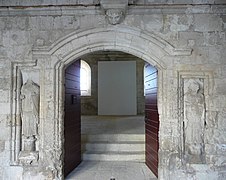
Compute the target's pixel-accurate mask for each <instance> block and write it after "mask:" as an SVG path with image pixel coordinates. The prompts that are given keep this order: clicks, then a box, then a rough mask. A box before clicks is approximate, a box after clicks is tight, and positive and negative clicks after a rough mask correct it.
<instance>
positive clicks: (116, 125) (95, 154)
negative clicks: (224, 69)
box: [64, 52, 158, 177]
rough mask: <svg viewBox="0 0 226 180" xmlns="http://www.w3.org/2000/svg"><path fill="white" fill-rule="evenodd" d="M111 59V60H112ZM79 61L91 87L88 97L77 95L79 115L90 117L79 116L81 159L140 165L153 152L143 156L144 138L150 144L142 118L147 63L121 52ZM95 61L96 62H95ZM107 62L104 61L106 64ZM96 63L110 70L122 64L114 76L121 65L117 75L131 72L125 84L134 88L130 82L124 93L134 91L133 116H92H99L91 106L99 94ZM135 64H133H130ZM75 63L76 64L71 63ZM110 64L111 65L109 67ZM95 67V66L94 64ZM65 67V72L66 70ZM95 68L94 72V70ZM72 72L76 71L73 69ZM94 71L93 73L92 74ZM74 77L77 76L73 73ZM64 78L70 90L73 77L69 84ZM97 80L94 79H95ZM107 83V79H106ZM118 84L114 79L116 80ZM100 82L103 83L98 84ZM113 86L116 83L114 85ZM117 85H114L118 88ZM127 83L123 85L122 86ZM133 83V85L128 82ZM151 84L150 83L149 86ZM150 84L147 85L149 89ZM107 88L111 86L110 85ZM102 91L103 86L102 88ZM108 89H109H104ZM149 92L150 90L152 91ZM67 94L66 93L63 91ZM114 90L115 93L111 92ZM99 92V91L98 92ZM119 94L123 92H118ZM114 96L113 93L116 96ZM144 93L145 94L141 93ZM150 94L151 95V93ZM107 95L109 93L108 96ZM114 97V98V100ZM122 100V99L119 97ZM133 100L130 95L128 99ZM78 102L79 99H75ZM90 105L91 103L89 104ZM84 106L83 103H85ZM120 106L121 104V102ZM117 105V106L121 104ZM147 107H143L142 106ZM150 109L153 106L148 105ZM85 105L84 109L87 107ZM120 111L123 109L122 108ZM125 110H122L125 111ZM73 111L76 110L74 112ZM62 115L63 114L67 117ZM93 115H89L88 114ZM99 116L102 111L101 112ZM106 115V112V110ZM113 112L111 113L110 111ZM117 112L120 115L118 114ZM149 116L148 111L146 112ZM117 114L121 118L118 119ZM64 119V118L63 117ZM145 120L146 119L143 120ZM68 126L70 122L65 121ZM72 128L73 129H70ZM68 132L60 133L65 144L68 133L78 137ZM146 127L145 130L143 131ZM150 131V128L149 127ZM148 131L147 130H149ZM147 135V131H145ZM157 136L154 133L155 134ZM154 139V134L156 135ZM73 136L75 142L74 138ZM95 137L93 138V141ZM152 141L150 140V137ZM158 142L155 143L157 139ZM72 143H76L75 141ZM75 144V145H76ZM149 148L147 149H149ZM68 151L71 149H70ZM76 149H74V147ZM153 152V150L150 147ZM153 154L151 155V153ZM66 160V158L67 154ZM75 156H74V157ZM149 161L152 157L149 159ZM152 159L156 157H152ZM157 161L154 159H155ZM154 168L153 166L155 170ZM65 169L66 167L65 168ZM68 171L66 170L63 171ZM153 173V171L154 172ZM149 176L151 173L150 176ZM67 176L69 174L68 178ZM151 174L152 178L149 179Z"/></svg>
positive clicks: (93, 54) (97, 54) (99, 53)
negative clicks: (87, 69) (88, 70)
mask: <svg viewBox="0 0 226 180" xmlns="http://www.w3.org/2000/svg"><path fill="white" fill-rule="evenodd" d="M112 58H113V59H112ZM81 59H83V60H84V59H86V60H87V62H88V64H89V65H91V70H92V78H91V79H92V86H94V87H92V88H91V91H92V93H91V95H90V96H81V99H82V102H83V103H82V112H81V114H82V115H92V116H81V117H82V121H81V124H82V126H81V134H82V147H85V148H82V153H81V156H82V160H84V161H87V160H88V161H113V163H114V162H117V161H124V162H127V163H129V162H131V163H132V162H139V163H141V164H142V163H144V162H145V154H146V156H147V153H148V154H149V153H150V152H151V151H153V150H149V149H148V151H150V152H147V148H146V153H145V139H146V138H148V142H151V141H150V137H149V136H150V135H149V136H147V137H146V138H145V122H146V121H145V119H146V118H147V116H148V115H146V116H144V115H145V113H144V112H145V96H144V84H145V83H144V75H145V74H144V70H145V69H146V68H145V65H146V64H147V63H145V62H144V61H143V60H141V59H139V58H137V57H135V56H132V55H128V54H126V53H122V52H94V53H92V54H90V55H86V56H84V57H82V58H81ZM96 59H97V60H96ZM106 60H107V61H106ZM97 62H104V63H106V62H111V63H110V64H111V66H110V68H112V65H114V63H116V64H118V62H123V64H121V63H119V65H120V66H119V67H118V66H117V68H116V69H115V72H117V73H116V74H118V73H119V72H118V68H122V66H121V65H124V68H123V71H124V72H121V73H119V74H121V75H122V74H125V75H124V76H128V75H127V74H131V72H130V71H134V72H132V75H130V76H129V79H128V81H135V82H134V84H136V85H135V86H132V87H133V88H134V89H131V88H132V87H131V82H130V83H129V85H127V86H128V88H127V90H126V92H125V93H130V91H132V92H133V91H134V92H135V94H134V98H135V99H136V112H135V114H134V115H131V114H130V115H129V114H128V111H125V112H123V113H124V114H117V112H116V114H107V115H106V114H105V115H104V116H103V115H102V116H101V115H100V116H94V115H97V114H98V115H99V112H100V111H98V110H97V109H98V107H99V106H98V107H93V106H95V105H97V104H98V105H99V103H97V102H96V101H98V99H99V98H98V97H97V96H99V95H100V94H99V93H97V89H98V88H99V87H97V84H99V83H97V82H98V81H99V78H97V76H96V75H97V74H98V73H97V72H95V71H99V68H100V67H99V66H97V64H98V63H97ZM130 62H133V65H134V69H132V70H131V69H129V68H128V67H125V65H126V66H127V65H128V64H130ZM134 62H135V63H134ZM75 63H76V62H75ZM75 63H72V64H71V65H70V66H69V67H68V68H70V69H71V68H73V67H75V66H74V64H75ZM112 63H113V64H112ZM98 65H99V64H98ZM68 68H67V69H68ZM97 69H98V70H97ZM75 70H76V69H75ZM68 71H69V70H66V71H65V73H66V72H67V73H68ZM93 71H94V72H93ZM106 72H107V73H108V74H106V75H104V77H105V76H107V75H108V76H115V75H116V74H115V72H114V73H113V75H110V74H109V71H106ZM75 74H77V73H76V72H75ZM133 74H134V76H136V78H135V79H133V78H132V77H133ZM67 77H68V75H66V79H65V88H66V89H68V87H72V85H69V84H68V83H69V81H70V82H71V83H72V84H74V81H77V80H76V77H75V79H74V81H73V82H72V81H71V80H72V79H71V78H73V76H72V74H70V77H69V79H68V78H67ZM119 78H123V77H119ZM155 78H157V77H156V76H155V77H152V76H150V77H149V79H148V80H147V79H145V80H146V81H147V82H151V81H150V80H152V79H155ZM97 79H98V80H97ZM108 80H109V79H108ZM110 80H111V81H113V82H115V81H114V80H113V79H112V78H110ZM117 81H118V78H117ZM93 82H96V84H94V83H93ZM102 83H103V82H102ZM116 84H117V83H116ZM116 84H115V85H114V88H115V89H118V88H119V87H117V85H116ZM120 84H121V83H119V84H118V86H119V85H120ZM124 84H127V83H126V82H124V83H123V85H124ZM132 84H133V83H132ZM151 84H153V83H151ZM151 84H148V85H149V87H147V89H152V88H151V87H152V85H151ZM150 85H151V86H150ZM74 86H77V85H76V84H74ZM110 86H111V83H110ZM104 89H106V87H105V88H104ZM107 89H108V90H109V88H107ZM152 90H153V89H152ZM66 91H68V90H66ZM69 91H70V92H71V91H72V90H71V89H70V90H69ZM110 91H111V88H110ZM114 91H116V90H114ZM101 92H103V91H101ZM75 93H76V90H75ZM120 93H123V92H120ZM116 94H117V93H116ZM145 94H146V93H145ZM152 94H153V92H152ZM66 95H67V96H68V93H67V92H66V94H65V96H66ZM109 95H110V96H111V95H112V94H109ZM117 96H121V95H118V94H117ZM115 98H117V97H115ZM121 98H124V97H121ZM121 98H119V99H118V100H119V101H120V100H121ZM131 98H133V96H132V97H131ZM65 99H66V101H65V102H66V104H67V105H65V113H66V112H67V113H68V110H66V109H67V108H68V102H67V99H68V97H65ZM77 99H80V98H77ZM126 99H127V98H126V97H125V98H124V100H123V101H126ZM91 102H92V104H91ZM130 102H131V101H129V102H128V105H126V106H129V105H130ZM86 103H87V104H86ZM113 103H118V101H117V102H115V101H113V102H111V103H110V104H111V106H110V107H109V108H110V109H112V107H113V106H115V105H114V104H113ZM121 103H122V102H121ZM121 103H120V104H121ZM146 105H147V104H146ZM151 105H152V106H153V103H152V104H151ZM87 106H88V107H87ZM90 106H91V107H93V109H94V110H91V111H90V112H87V111H88V110H87V109H89V108H90ZM73 107H74V108H76V107H77V106H73ZM122 108H123V106H122ZM127 109H128V108H126V110H127ZM95 110H96V111H95ZM74 111H77V110H76V109H75V110H74ZM67 113H66V115H67ZM92 113H93V114H92ZM101 113H103V112H101ZM107 113H109V112H108V111H107ZM113 113H115V112H113ZM118 113H122V112H121V111H120V112H118ZM149 113H151V112H149ZM72 114H73V120H74V121H75V122H74V124H77V121H76V119H75V117H77V115H76V114H74V112H73V113H72ZM120 115H121V116H120ZM67 117H68V115H67ZM145 117H146V118H145ZM65 121H66V122H65V124H68V122H67V121H68V118H66V119H65ZM69 121H70V122H69V123H70V124H71V121H72V120H69ZM149 126H150V124H149V125H148V126H147V128H148V129H149V130H150V128H149ZM74 128H76V127H74ZM74 128H73V130H72V133H70V132H68V131H70V129H69V128H68V125H67V126H66V127H65V131H67V133H66V132H65V133H64V134H65V135H67V136H65V143H66V144H68V142H69V141H70V140H67V139H66V138H68V133H69V134H71V136H76V137H77V136H78V138H79V135H77V134H76V133H75V132H74V131H76V132H77V130H76V129H74ZM147 128H146V129H147ZM152 128H153V127H152ZM149 130H148V131H149ZM146 132H147V130H146ZM152 134H155V132H152ZM157 134H158V131H157ZM157 136H158V135H157ZM76 137H75V139H77V138H76ZM94 138H95V139H94ZM152 138H153V137H152ZM157 141H158V140H157ZM75 143H76V142H75ZM69 144H70V146H71V147H70V146H65V148H66V147H67V148H69V150H67V149H65V152H66V153H68V152H69V151H70V153H72V152H71V151H73V148H72V147H74V146H75V145H72V144H73V141H72V142H71V143H69ZM76 144H77V143H76ZM149 146H150V147H152V148H153V146H154V145H153V144H152V145H149ZM150 147H149V148H150ZM70 148H72V149H71V150H70ZM77 149H78V148H77ZM153 149H154V148H153ZM74 151H75V152H74V153H75V154H76V153H77V152H78V150H74ZM152 153H153V152H152ZM79 155H80V152H78V156H79ZM70 156H71V160H70V161H69V162H68V161H67V162H66V164H67V166H68V163H69V164H71V163H72V162H71V161H72V159H73V157H74V156H73V155H70ZM67 157H68V155H67ZM76 157H77V156H76ZM76 157H75V159H74V163H75V166H74V167H76V164H77V163H76V162H77V161H78V159H79V157H77V158H76ZM152 158H153V157H152ZM152 158H150V159H152ZM154 158H156V157H154ZM157 159H158V158H157ZM147 163H149V164H150V161H148V162H147ZM154 165H155V163H153V162H152V164H151V165H150V166H149V167H150V168H153V166H154ZM156 168H157V167H156ZM66 169H68V168H66ZM67 172H68V170H67ZM155 173H156V170H155ZM151 174H152V173H151ZM69 176H70V175H69ZM153 176H154V175H152V177H153Z"/></svg>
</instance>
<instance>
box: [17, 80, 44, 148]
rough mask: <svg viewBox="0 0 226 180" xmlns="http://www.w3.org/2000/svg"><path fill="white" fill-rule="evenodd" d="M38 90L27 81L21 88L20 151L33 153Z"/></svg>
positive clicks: (35, 135)
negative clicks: (21, 139)
mask: <svg viewBox="0 0 226 180" xmlns="http://www.w3.org/2000/svg"><path fill="white" fill-rule="evenodd" d="M39 91H40V88H39V86H38V85H37V84H35V83H34V82H33V81H32V80H30V79H28V80H27V82H26V83H25V84H24V85H23V86H22V88H21V99H22V112H21V117H22V137H23V142H22V150H24V151H35V141H36V138H37V135H38V131H37V129H38V123H39V99H40V92H39Z"/></svg>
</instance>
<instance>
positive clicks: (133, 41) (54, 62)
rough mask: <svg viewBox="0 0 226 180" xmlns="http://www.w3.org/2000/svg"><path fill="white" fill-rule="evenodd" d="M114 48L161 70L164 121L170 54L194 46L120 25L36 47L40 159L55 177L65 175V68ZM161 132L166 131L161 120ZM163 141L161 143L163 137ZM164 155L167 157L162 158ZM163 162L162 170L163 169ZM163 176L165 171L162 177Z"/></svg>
mask: <svg viewBox="0 0 226 180" xmlns="http://www.w3.org/2000/svg"><path fill="white" fill-rule="evenodd" d="M104 50H114V51H122V52H125V53H129V54H132V55H134V56H137V57H139V58H141V59H143V60H145V61H147V62H149V63H150V64H152V65H153V66H155V67H156V68H157V69H158V72H159V73H158V75H159V77H158V79H159V81H158V82H159V89H158V96H159V98H158V106H159V116H160V122H161V121H163V120H164V118H165V114H164V112H165V111H164V109H165V108H167V107H166V106H167V103H164V98H162V97H164V92H166V89H165V87H164V86H163V81H164V77H165V71H166V69H167V66H166V63H165V62H164V59H167V58H166V57H167V56H178V55H182V56H186V55H190V54H191V50H190V49H176V48H174V47H173V46H172V45H170V44H169V43H167V42H166V41H164V40H162V39H160V38H159V37H156V36H154V35H152V34H149V33H147V32H144V31H142V30H140V29H137V28H133V27H128V26H122V25H116V26H109V27H106V28H94V29H85V30H84V29H81V30H78V31H76V32H74V33H71V34H69V35H68V36H66V37H64V38H62V39H59V40H58V41H56V42H55V43H54V44H52V45H51V46H48V47H44V46H42V47H36V48H34V49H33V58H34V59H37V63H38V66H39V67H40V69H41V70H40V79H41V84H40V94H41V98H40V104H41V109H40V119H41V120H40V161H43V165H44V166H45V167H48V168H49V169H50V170H51V172H53V176H55V177H56V178H58V179H62V178H63V173H62V170H63V141H64V136H63V134H64V133H63V132H64V129H63V123H64V95H63V94H64V88H63V83H64V69H65V67H66V66H68V65H69V64H70V63H72V62H73V61H74V60H75V59H77V58H79V57H81V56H82V55H85V54H88V53H92V52H95V51H104ZM159 131H160V134H161V131H163V130H162V127H161V123H160V130H159ZM159 141H160V142H161V136H160V139H159ZM159 148H160V150H161V143H160V147H159ZM161 158H164V157H163V156H161V157H160V162H161ZM161 168H162V167H161V164H160V165H159V171H160V170H161V171H162V169H161ZM159 178H161V174H160V177H159Z"/></svg>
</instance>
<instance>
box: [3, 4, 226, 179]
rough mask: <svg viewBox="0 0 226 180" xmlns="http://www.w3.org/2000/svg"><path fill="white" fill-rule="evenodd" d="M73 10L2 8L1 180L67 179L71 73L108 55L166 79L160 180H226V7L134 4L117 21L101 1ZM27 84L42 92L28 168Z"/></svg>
mask: <svg viewBox="0 0 226 180" xmlns="http://www.w3.org/2000/svg"><path fill="white" fill-rule="evenodd" d="M37 2H40V3H41V5H40V4H39V3H37ZM71 2H72V1H66V0H64V1H56V3H53V2H52V1H51V2H50V1H47V0H46V1H26V2H25V1H20V2H19V1H1V2H0V129H1V131H0V179H15V178H16V179H31V178H33V179H62V178H63V174H62V165H63V160H62V157H63V150H62V149H63V146H62V144H63V129H62V124H63V122H62V121H63V120H62V117H63V107H62V104H63V98H64V97H62V94H63V93H62V92H63V83H64V82H63V81H64V80H63V79H64V78H63V77H64V76H63V71H64V68H65V66H67V65H68V64H69V63H71V62H72V61H73V60H74V59H76V58H79V57H81V56H83V55H85V54H88V53H91V52H93V51H100V50H108V51H111V50H114V51H123V52H126V53H129V54H133V55H135V56H137V57H139V58H141V59H143V60H145V61H147V62H149V63H151V64H152V65H154V66H156V67H157V68H158V70H159V91H158V105H159V114H160V131H159V141H160V143H159V144H160V149H159V179H164V180H168V179H170V180H172V179H213V180H215V179H218V180H223V179H226V158H225V157H226V121H225V119H226V113H225V112H226V90H225V89H226V85H225V84H226V51H225V49H226V37H225V33H226V3H225V1H223V0H222V1H221V0H212V1H211V0H205V1H189V2H188V1H183V0H178V1H161V2H159V1H158V4H156V2H157V1H154V0H153V1H149V0H145V1H143V0H138V1H129V3H130V5H125V6H122V7H124V9H122V12H123V13H122V15H124V16H121V17H120V18H116V17H115V19H110V18H112V14H109V15H108V16H107V15H106V14H105V11H106V10H107V9H104V8H106V6H102V5H100V3H101V1H76V4H72V5H71V6H69V4H71ZM85 2H88V4H87V3H85ZM106 2H107V1H106ZM121 2H122V4H123V2H124V1H121ZM84 3H85V5H82V4H84ZM51 4H53V5H56V6H52V5H51ZM136 4H139V6H136ZM154 4H155V5H154ZM191 4H193V5H191ZM15 6H18V7H15ZM111 7H113V9H114V10H115V8H116V6H111ZM115 12H117V11H115ZM113 14H114V13H113ZM118 15H120V13H119V14H118ZM109 16H111V17H109ZM28 78H30V79H31V80H32V81H33V82H35V83H36V84H38V85H39V86H40V114H39V122H38V125H37V127H38V136H37V140H36V152H38V157H39V158H38V159H35V160H37V162H33V160H31V158H33V156H29V157H28V155H27V156H25V159H23V161H21V158H20V157H21V156H20V155H21V152H22V149H21V143H23V142H21V140H22V134H21V128H22V124H21V99H20V88H21V86H22V84H24V83H25V82H26V80H27V79H28ZM194 104H196V105H197V107H198V108H195V107H196V106H194V107H193V105H194ZM189 115H191V116H189ZM191 117H194V118H191ZM191 120H195V122H194V123H195V124H196V123H197V124H199V126H200V127H201V130H200V131H199V132H197V131H196V130H195V131H193V128H192V127H191V126H187V125H188V124H189V123H191ZM195 133H198V135H199V137H200V138H199V139H193V138H194V137H192V135H194V134H195ZM191 142H195V143H194V144H192V143H191ZM196 157H198V158H199V160H194V159H196ZM26 160H27V161H26Z"/></svg>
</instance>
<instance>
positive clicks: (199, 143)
mask: <svg viewBox="0 0 226 180" xmlns="http://www.w3.org/2000/svg"><path fill="white" fill-rule="evenodd" d="M203 85H204V80H203V79H199V78H194V79H184V138H185V139H184V143H185V155H186V157H187V161H188V162H189V163H205V149H204V130H205V114H206V110H205V97H204V87H203Z"/></svg>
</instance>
